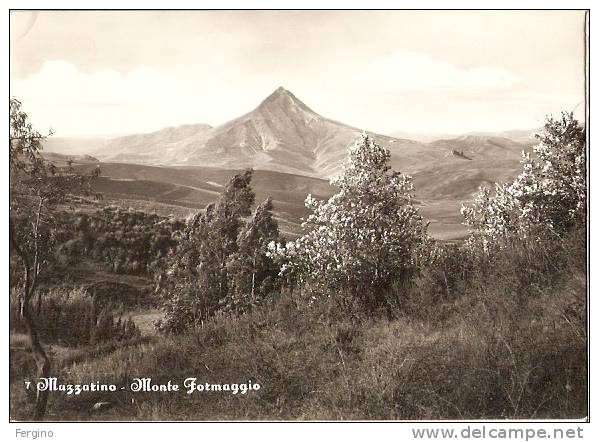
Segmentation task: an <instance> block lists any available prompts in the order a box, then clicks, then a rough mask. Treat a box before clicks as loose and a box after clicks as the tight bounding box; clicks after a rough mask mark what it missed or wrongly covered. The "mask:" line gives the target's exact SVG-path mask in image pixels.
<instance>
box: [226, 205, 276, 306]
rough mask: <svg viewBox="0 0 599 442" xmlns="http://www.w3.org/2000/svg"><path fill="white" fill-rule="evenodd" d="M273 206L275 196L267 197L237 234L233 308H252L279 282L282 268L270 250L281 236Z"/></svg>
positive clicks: (232, 267) (230, 302) (231, 264)
mask: <svg viewBox="0 0 599 442" xmlns="http://www.w3.org/2000/svg"><path fill="white" fill-rule="evenodd" d="M272 210H273V205H272V200H271V198H267V199H266V200H265V201H264V202H263V203H262V204H260V205H259V206H258V207H257V208H256V211H255V212H254V216H253V217H252V218H251V219H250V220H249V221H248V223H247V224H246V225H245V226H244V227H243V228H242V229H241V231H240V232H239V236H238V237H237V247H238V251H237V253H235V254H234V255H232V256H231V259H230V261H229V264H228V272H229V275H230V278H231V281H232V287H231V289H230V294H229V296H228V297H227V302H226V303H227V305H228V307H229V308H231V309H233V310H236V311H242V312H243V311H246V310H248V309H249V308H251V306H253V305H255V304H257V303H259V302H260V300H262V299H263V298H264V297H265V296H266V295H267V294H268V293H269V292H272V290H274V289H275V287H276V285H277V274H278V271H279V270H278V267H277V266H276V265H275V263H274V262H273V260H272V258H271V257H270V256H268V254H267V252H268V244H269V243H271V242H272V241H276V242H278V241H280V239H281V238H280V234H279V226H278V224H277V221H276V220H275V219H274V217H273V214H272Z"/></svg>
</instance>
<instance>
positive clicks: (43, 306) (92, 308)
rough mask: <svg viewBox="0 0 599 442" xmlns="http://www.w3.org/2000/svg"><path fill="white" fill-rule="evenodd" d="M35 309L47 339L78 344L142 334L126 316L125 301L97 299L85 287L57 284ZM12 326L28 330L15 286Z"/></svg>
mask: <svg viewBox="0 0 599 442" xmlns="http://www.w3.org/2000/svg"><path fill="white" fill-rule="evenodd" d="M40 294H41V292H40ZM34 313H35V315H34V320H35V322H36V325H37V327H38V331H39V333H40V335H41V337H42V339H43V340H44V341H45V342H52V343H59V344H62V345H67V346H79V345H87V344H97V343H100V342H105V341H111V340H116V341H121V340H126V339H131V338H134V337H137V336H139V330H138V329H137V327H136V325H135V323H134V322H133V320H132V319H131V317H129V318H124V317H123V316H124V307H123V305H115V304H113V303H112V302H103V301H102V300H99V299H96V297H94V296H92V295H90V293H89V292H88V290H87V289H86V288H85V287H76V288H72V287H61V286H58V287H53V288H51V289H49V290H47V291H46V292H45V293H43V297H42V298H38V299H37V300H36V302H35V308H34ZM10 326H11V329H12V330H13V331H15V332H26V327H25V324H24V323H23V322H22V319H21V317H20V315H19V299H18V290H16V289H13V290H11V293H10Z"/></svg>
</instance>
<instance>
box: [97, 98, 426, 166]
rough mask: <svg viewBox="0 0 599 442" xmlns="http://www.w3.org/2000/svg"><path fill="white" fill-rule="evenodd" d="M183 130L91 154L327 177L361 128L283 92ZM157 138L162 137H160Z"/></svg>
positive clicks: (394, 144) (397, 143)
mask: <svg viewBox="0 0 599 442" xmlns="http://www.w3.org/2000/svg"><path fill="white" fill-rule="evenodd" d="M186 127H187V128H189V126H186ZM183 128H184V127H182V128H181V131H179V128H176V127H175V128H170V129H169V130H168V132H164V130H163V131H159V132H155V133H153V134H151V135H152V136H148V135H138V136H132V137H121V138H116V139H113V140H110V141H108V142H107V143H106V144H105V145H103V146H102V148H101V149H99V150H98V151H95V152H94V154H95V155H96V156H97V157H98V158H100V159H101V160H103V161H127V162H138V163H144V164H162V165H201V166H210V167H219V168H227V169H238V168H246V167H252V168H254V169H261V170H273V171H278V172H286V173H295V174H300V175H309V176H317V177H329V176H331V175H334V174H335V173H337V172H338V171H339V170H340V167H341V165H342V163H343V160H344V159H345V157H346V155H347V147H348V145H349V144H350V143H351V142H352V141H353V140H354V139H355V138H356V137H358V136H359V135H360V133H361V129H357V128H355V127H351V126H348V125H345V124H343V123H340V122H337V121H334V120H330V119H328V118H325V117H323V116H321V115H319V114H317V113H316V112H314V111H313V110H312V109H310V107H308V106H307V105H306V104H305V103H303V102H302V101H301V100H300V99H298V98H297V97H296V96H295V95H294V94H293V93H291V92H290V91H288V90H286V89H285V88H283V87H279V88H278V89H276V90H275V91H274V92H273V93H272V94H271V95H269V96H268V97H267V98H266V99H264V101H262V103H260V105H259V106H258V107H257V108H256V109H254V110H253V111H251V112H249V113H247V114H245V115H242V116H241V117H238V118H236V119H234V120H231V121H229V122H227V123H224V124H222V125H220V126H217V127H214V128H210V127H205V126H201V129H200V126H197V130H193V131H189V129H186V130H184V129H183ZM161 133H163V135H165V136H164V137H161V136H160V134H161ZM167 135H168V136H167ZM373 136H374V138H375V139H376V140H377V141H378V142H380V143H382V144H383V145H385V146H388V147H390V148H392V149H393V150H396V149H397V148H399V147H401V146H405V147H408V150H412V149H410V148H414V147H422V145H421V144H420V143H416V142H413V141H409V140H402V139H396V138H392V137H387V136H384V135H377V134H373ZM140 140H142V141H141V142H140ZM406 153H407V152H406ZM404 166H405V165H404Z"/></svg>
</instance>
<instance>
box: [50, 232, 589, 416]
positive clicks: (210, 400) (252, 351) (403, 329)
mask: <svg viewBox="0 0 599 442" xmlns="http://www.w3.org/2000/svg"><path fill="white" fill-rule="evenodd" d="M569 244H570V245H571V246H572V247H571V248H570V249H569V251H567V250H568V249H564V252H563V254H562V255H561V257H560V256H558V257H557V259H558V260H557V261H556V262H555V265H559V266H562V267H561V268H562V271H561V272H560V273H557V276H555V277H549V276H550V275H552V273H551V272H550V271H549V267H544V266H545V265H547V263H545V264H541V265H540V266H539V267H537V268H536V269H531V270H532V271H531V272H527V271H526V270H525V269H521V270H520V271H519V272H513V269H515V268H516V267H517V266H521V265H522V263H523V261H522V259H525V256H527V255H526V253H529V252H530V250H529V251H527V252H525V250H526V249H524V250H520V251H518V250H513V251H511V252H510V251H505V252H504V253H505V254H504V255H503V257H502V258H501V261H497V265H496V266H489V267H487V268H485V273H484V277H483V275H482V274H481V275H477V274H474V273H472V272H473V271H474V270H473V271H470V272H468V273H467V276H466V277H464V278H462V277H455V278H453V279H448V280H447V284H445V281H444V278H440V279H439V278H434V277H433V276H430V279H425V280H421V281H420V282H418V281H417V282H418V283H415V284H414V286H413V287H412V288H411V289H410V288H405V287H404V288H403V289H404V290H413V292H410V293H407V292H404V293H403V296H406V297H407V298H408V299H411V297H412V296H418V295H417V293H418V290H419V289H425V288H426V289H427V290H428V289H432V288H435V287H437V288H439V289H442V290H441V292H442V293H439V295H438V296H437V297H436V298H434V299H432V300H431V302H430V303H428V304H421V305H423V307H422V308H423V310H420V311H417V310H414V311H411V312H409V313H404V315H403V316H402V317H400V318H398V319H395V320H391V321H390V320H384V319H376V320H375V319H366V320H360V319H359V318H353V319H352V318H350V317H343V316H335V315H332V314H331V312H335V311H336V310H335V309H333V310H329V308H328V306H327V303H326V302H325V303H318V304H313V305H311V306H308V305H307V304H306V303H305V302H304V301H303V298H299V297H297V296H296V295H290V294H289V293H287V294H283V295H281V297H280V298H279V299H278V300H277V301H273V302H272V303H271V304H270V305H264V306H261V307H259V308H256V309H254V310H253V311H252V312H250V313H248V314H246V315H244V316H241V317H236V316H230V315H217V316H215V317H213V318H211V319H209V320H208V321H206V322H205V323H204V326H203V327H202V328H199V329H198V330H197V331H196V332H195V333H192V334H187V335H179V336H173V335H171V336H167V337H160V338H159V339H156V340H155V341H153V342H148V343H143V344H141V345H139V346H134V347H128V348H123V349H117V350H116V351H115V352H114V353H112V354H110V355H107V356H104V357H100V358H97V359H94V358H90V359H88V360H84V361H81V362H77V363H75V364H73V365H71V366H70V367H69V368H68V370H67V369H65V370H63V372H62V373H61V374H60V376H62V378H63V381H64V382H77V383H81V382H90V381H96V380H100V381H104V382H114V383H117V384H122V385H126V384H128V383H129V382H130V381H131V380H132V379H133V378H134V377H151V378H152V380H153V381H154V382H157V383H158V382H167V381H168V380H174V381H179V382H182V380H183V379H184V378H186V377H189V376H193V377H198V379H200V380H201V381H203V382H211V383H214V382H223V383H225V382H247V381H248V380H252V381H253V382H257V383H259V384H260V385H261V387H262V388H261V389H260V390H259V391H258V392H252V393H251V394H247V395H231V394H224V393H195V394H193V395H186V394H185V393H180V394H178V393H175V394H162V395H159V394H157V393H131V392H127V391H122V392H121V391H119V392H117V393H116V394H115V393H110V394H109V395H106V394H101V393H96V394H87V395H81V396H78V397H69V398H67V397H65V396H58V395H56V396H54V398H53V399H52V401H53V402H51V412H52V410H60V411H56V412H57V413H58V414H57V416H59V417H58V418H59V419H80V418H82V416H84V415H85V410H87V409H88V407H91V406H92V405H93V403H95V402H97V401H101V400H107V401H110V402H111V403H112V404H113V405H114V409H113V411H112V412H110V413H108V414H106V415H100V416H98V418H106V419H140V420H156V419H163V420H170V419H173V420H190V419H200V420H201V419H210V420H213V419H415V420H418V419H503V418H510V419H533V418H534V419H555V418H582V417H584V416H586V415H587V412H588V410H587V408H586V407H587V379H588V373H587V354H586V335H585V330H586V326H585V324H584V317H585V316H586V315H585V314H584V302H583V303H582V304H577V302H579V301H581V300H584V297H585V291H586V278H585V271H584V263H583V262H581V261H580V260H579V258H580V256H581V255H584V247H585V246H584V242H583V241H581V238H580V236H576V235H574V236H573V237H572V238H571V242H570V243H569ZM576 244H578V246H576ZM539 253H540V252H539ZM450 256H452V255H451V253H450V252H448V254H447V257H446V259H445V261H442V262H441V263H444V264H439V265H440V266H446V269H447V270H449V269H451V268H452V266H453V264H452V261H451V259H450V258H449V257H450ZM530 258H532V256H531V257H530ZM530 258H526V259H530ZM453 259H455V260H459V259H461V258H460V257H459V255H458V256H457V257H456V256H453ZM508 264H509V265H508ZM477 265H478V264H476V263H473V269H476V266H477ZM441 268H442V267H439V269H441ZM439 269H438V270H436V271H439ZM510 272H512V273H513V275H512V276H511V277H509V278H508V277H507V276H508V273H510ZM537 272H539V273H537ZM543 274H544V275H545V276H546V278H542V275H543ZM441 280H442V281H443V283H442V284H441V285H437V282H435V281H441ZM427 281H428V282H427ZM420 284H429V285H428V286H425V285H420ZM447 287H449V293H450V294H449V295H447ZM462 289H463V290H464V291H463V292H462V293H459V290H462ZM576 305H578V307H575V306H576ZM580 307H581V308H582V310H580V309H578V308H580ZM577 309H578V310H577ZM577 312H578V313H577ZM429 318H432V319H429ZM81 410H84V412H82V411H81Z"/></svg>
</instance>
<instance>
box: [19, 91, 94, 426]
mask: <svg viewBox="0 0 599 442" xmlns="http://www.w3.org/2000/svg"><path fill="white" fill-rule="evenodd" d="M50 134H51V133H50ZM45 138H46V136H43V135H41V134H40V133H39V132H37V131H36V130H34V129H33V127H32V125H31V123H30V122H29V119H28V116H27V114H26V113H25V112H24V111H23V110H22V109H21V102H20V101H18V100H17V99H14V98H13V99H11V100H10V133H9V167H10V218H9V229H10V231H9V240H10V244H11V247H12V250H13V251H14V253H15V254H16V256H17V257H18V259H19V260H20V262H21V265H22V279H23V287H22V291H21V292H20V294H19V302H18V304H19V311H20V317H21V318H22V319H23V320H24V322H25V325H26V327H27V330H28V333H29V339H30V343H31V349H32V354H33V357H34V359H35V362H36V365H37V368H38V374H39V377H48V375H49V373H50V369H51V361H50V358H49V357H48V355H47V353H46V352H45V350H44V347H43V345H42V343H41V341H40V336H39V332H38V328H37V326H36V321H35V318H34V313H33V311H32V309H31V305H30V304H31V301H32V299H33V297H34V295H35V294H36V290H37V287H38V283H39V280H40V277H41V276H43V273H44V270H45V268H46V267H47V265H48V262H49V260H50V258H51V256H52V252H53V246H54V236H55V233H56V230H55V229H53V225H54V223H55V217H54V210H55V208H56V207H57V206H58V205H59V204H68V203H69V201H70V200H71V197H72V196H73V195H74V194H89V193H90V179H91V178H92V177H93V176H96V175H97V173H98V172H99V171H98V170H96V171H95V172H94V174H93V175H92V176H89V177H86V176H82V175H79V174H77V173H75V172H74V171H73V170H72V168H71V167H70V164H69V165H68V166H67V167H64V168H59V167H56V166H54V165H53V164H49V163H47V162H46V161H45V160H44V158H43V157H42V156H41V153H40V151H41V150H42V143H43V140H44V139H45ZM38 296H41V292H40V293H39V295H38ZM40 304H41V297H40V298H39V300H38V306H39V305H40ZM47 400H48V392H47V391H38V392H37V399H36V406H35V412H34V416H33V418H34V420H41V419H43V417H44V414H45V410H46V404H47Z"/></svg>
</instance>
